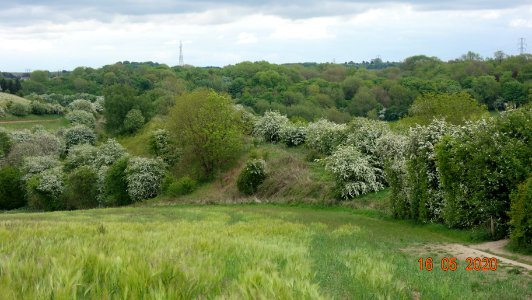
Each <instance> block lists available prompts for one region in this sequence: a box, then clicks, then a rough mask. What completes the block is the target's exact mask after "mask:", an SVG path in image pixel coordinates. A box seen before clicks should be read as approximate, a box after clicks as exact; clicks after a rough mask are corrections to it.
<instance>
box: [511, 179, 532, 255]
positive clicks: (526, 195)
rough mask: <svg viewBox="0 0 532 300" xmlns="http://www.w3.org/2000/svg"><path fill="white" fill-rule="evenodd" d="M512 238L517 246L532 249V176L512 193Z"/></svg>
mask: <svg viewBox="0 0 532 300" xmlns="http://www.w3.org/2000/svg"><path fill="white" fill-rule="evenodd" d="M510 199H511V209H510V226H511V228H512V230H511V234H510V239H511V240H512V243H514V244H515V245H516V246H517V247H519V248H523V249H525V250H528V251H529V252H531V251H532V177H528V179H527V180H526V181H525V182H523V183H522V184H520V185H519V186H518V188H517V189H516V190H514V191H513V192H512V194H511V195H510Z"/></svg>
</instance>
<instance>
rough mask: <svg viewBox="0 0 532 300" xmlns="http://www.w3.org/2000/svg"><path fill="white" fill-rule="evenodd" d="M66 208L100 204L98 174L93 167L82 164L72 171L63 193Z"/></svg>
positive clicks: (90, 206)
mask: <svg viewBox="0 0 532 300" xmlns="http://www.w3.org/2000/svg"><path fill="white" fill-rule="evenodd" d="M63 198H64V201H65V208H66V209H85V208H93V207H97V206H98V174H97V173H96V170H95V169H94V168H93V167H90V166H81V167H79V168H77V169H75V170H74V171H72V173H70V174H69V175H68V177H67V179H66V182H65V192H64V194H63Z"/></svg>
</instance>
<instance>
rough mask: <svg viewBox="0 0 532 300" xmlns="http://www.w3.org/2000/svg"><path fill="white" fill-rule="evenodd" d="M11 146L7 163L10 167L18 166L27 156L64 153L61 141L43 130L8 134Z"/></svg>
mask: <svg viewBox="0 0 532 300" xmlns="http://www.w3.org/2000/svg"><path fill="white" fill-rule="evenodd" d="M10 138H11V140H12V141H13V146H12V148H11V151H10V152H9V155H8V156H7V161H8V162H9V163H10V164H12V165H20V164H21V163H22V162H23V159H24V158H25V157H29V156H55V157H58V156H59V155H60V154H61V153H63V151H64V144H63V141H62V140H61V139H60V138H58V137H57V136H55V135H53V134H52V133H50V132H48V131H45V130H36V131H35V132H33V133H32V132H31V131H29V130H20V131H13V132H11V133H10Z"/></svg>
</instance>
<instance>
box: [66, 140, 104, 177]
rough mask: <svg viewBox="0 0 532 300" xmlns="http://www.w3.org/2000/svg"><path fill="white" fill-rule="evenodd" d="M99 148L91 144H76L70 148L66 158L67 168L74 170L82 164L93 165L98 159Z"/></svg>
mask: <svg viewBox="0 0 532 300" xmlns="http://www.w3.org/2000/svg"><path fill="white" fill-rule="evenodd" d="M96 151H97V148H96V147H94V146H92V145H89V144H81V145H75V146H72V148H70V150H69V151H68V155H67V157H66V159H65V170H67V171H70V170H74V169H75V168H77V167H81V166H91V165H93V164H94V161H95V160H96Z"/></svg>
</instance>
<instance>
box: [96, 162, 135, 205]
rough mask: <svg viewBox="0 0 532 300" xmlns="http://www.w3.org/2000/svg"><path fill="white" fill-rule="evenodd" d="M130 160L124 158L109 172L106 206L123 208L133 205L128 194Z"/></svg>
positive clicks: (106, 180) (105, 193)
mask: <svg viewBox="0 0 532 300" xmlns="http://www.w3.org/2000/svg"><path fill="white" fill-rule="evenodd" d="M128 161H129V158H128V157H127V156H126V157H122V158H121V159H119V160H117V161H115V162H114V163H113V164H112V165H111V166H110V167H109V169H108V170H107V174H106V176H105V180H104V188H103V194H104V199H105V203H106V205H109V206H122V205H128V204H131V203H133V200H131V197H129V194H128V192H127V179H126V169H127V165H128Z"/></svg>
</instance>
